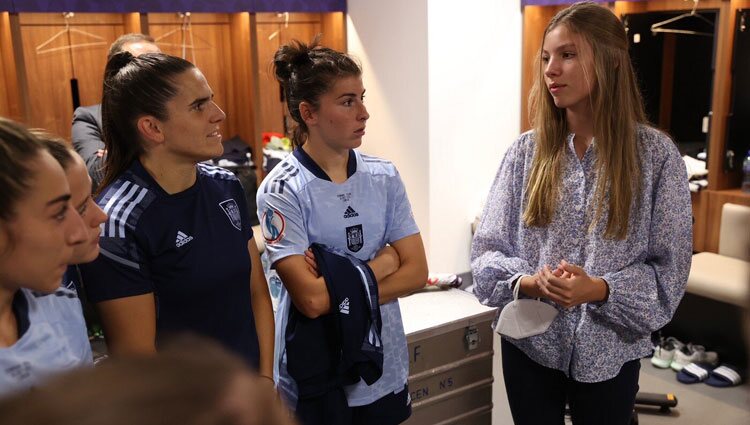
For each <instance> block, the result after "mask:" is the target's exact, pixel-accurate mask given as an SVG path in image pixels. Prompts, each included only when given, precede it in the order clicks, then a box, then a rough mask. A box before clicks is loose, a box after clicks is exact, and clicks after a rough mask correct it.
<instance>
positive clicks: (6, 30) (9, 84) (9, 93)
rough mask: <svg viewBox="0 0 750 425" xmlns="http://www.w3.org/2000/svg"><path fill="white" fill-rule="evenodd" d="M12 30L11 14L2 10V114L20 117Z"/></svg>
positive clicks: (0, 47)
mask: <svg viewBox="0 0 750 425" xmlns="http://www.w3.org/2000/svg"><path fill="white" fill-rule="evenodd" d="M16 81H17V80H16V61H15V59H14V58H13V40H12V39H11V32H10V14H9V13H8V12H0V116H4V117H9V118H14V119H20V118H21V111H20V108H19V105H18V103H19V102H20V97H19V96H20V95H19V93H18V84H17V82H16Z"/></svg>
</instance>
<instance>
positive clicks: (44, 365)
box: [0, 118, 92, 396]
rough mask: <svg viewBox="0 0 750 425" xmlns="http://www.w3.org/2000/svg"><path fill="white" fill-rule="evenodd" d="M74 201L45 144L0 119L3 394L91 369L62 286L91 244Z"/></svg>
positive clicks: (75, 309)
mask: <svg viewBox="0 0 750 425" xmlns="http://www.w3.org/2000/svg"><path fill="white" fill-rule="evenodd" d="M70 197H71V194H70V188H69V186H68V181H67V179H66V178H65V172H64V171H63V169H62V167H61V166H60V164H58V162H57V161H56V160H55V159H54V158H53V157H52V155H50V154H49V152H47V150H46V149H45V147H44V145H43V144H42V143H41V141H39V140H38V139H37V138H36V137H34V136H33V135H31V134H30V133H29V132H28V131H27V130H26V129H24V128H23V127H21V126H20V125H18V124H16V123H14V122H12V121H9V120H6V119H4V118H0V396H2V395H6V394H9V393H11V392H15V391H20V390H24V389H29V388H32V387H33V386H35V385H37V384H38V383H39V382H40V381H41V379H43V378H44V377H45V376H47V375H49V374H51V373H55V372H60V371H64V370H67V369H71V368H75V367H79V366H83V365H89V364H91V361H92V359H91V347H90V346H89V341H88V336H87V334H86V327H85V325H84V321H83V313H82V311H81V304H80V302H79V301H78V298H77V297H76V293H75V291H72V290H69V289H66V288H62V287H61V286H60V282H61V280H62V277H63V274H64V273H65V270H66V268H67V266H68V263H69V262H70V260H71V258H72V257H71V256H72V254H73V249H74V246H75V245H78V244H80V243H82V242H84V240H85V239H86V230H85V226H84V223H83V221H82V220H81V217H80V216H79V215H78V213H77V212H76V210H75V209H74V207H73V206H72V205H71V202H70Z"/></svg>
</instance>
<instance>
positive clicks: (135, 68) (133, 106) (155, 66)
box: [99, 52, 195, 191]
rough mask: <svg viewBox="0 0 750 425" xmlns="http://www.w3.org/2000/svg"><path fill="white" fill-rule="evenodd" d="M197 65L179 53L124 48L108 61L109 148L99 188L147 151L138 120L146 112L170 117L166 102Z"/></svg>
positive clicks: (105, 109)
mask: <svg viewBox="0 0 750 425" xmlns="http://www.w3.org/2000/svg"><path fill="white" fill-rule="evenodd" d="M194 67H195V66H194V65H193V64H192V63H190V62H188V61H186V60H184V59H181V58H178V57H175V56H168V55H165V54H162V53H146V54H143V55H140V56H138V57H134V56H133V55H131V54H130V53H128V52H121V53H118V54H116V55H114V56H112V57H111V58H110V59H109V60H108V61H107V66H106V68H105V70H104V89H103V91H102V133H103V137H104V145H105V147H106V149H107V159H106V164H105V175H104V179H103V180H102V183H101V184H100V185H99V190H100V191H101V190H102V189H103V188H105V187H107V186H109V185H110V184H111V183H112V182H113V181H114V180H115V179H117V177H118V176H120V175H121V174H122V173H124V172H125V171H126V170H127V169H128V168H129V167H130V165H131V164H132V163H133V161H135V160H136V159H137V158H138V157H139V156H140V155H141V154H142V153H143V152H144V149H143V145H142V141H141V137H140V134H139V133H138V128H137V121H138V119H139V118H140V117H142V116H144V115H151V116H153V117H155V118H156V119H158V120H162V121H165V120H167V118H168V116H167V110H166V104H167V102H169V101H170V100H171V99H172V98H173V97H174V96H175V95H176V94H177V90H178V88H177V86H176V84H175V78H176V77H177V76H178V75H180V74H182V73H183V72H185V71H187V70H189V69H193V68H194Z"/></svg>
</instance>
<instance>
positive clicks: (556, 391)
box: [502, 338, 641, 425]
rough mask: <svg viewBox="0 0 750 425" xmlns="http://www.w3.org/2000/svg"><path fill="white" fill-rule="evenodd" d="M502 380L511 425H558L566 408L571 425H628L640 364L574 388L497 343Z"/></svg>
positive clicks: (557, 373)
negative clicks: (568, 411)
mask: <svg viewBox="0 0 750 425" xmlns="http://www.w3.org/2000/svg"><path fill="white" fill-rule="evenodd" d="M502 362H503V376H504V378H505V390H506V392H507V394H508V403H509V404H510V411H511V414H512V415H513V422H514V423H515V425H563V423H564V416H565V405H566V403H567V404H568V405H569V407H570V413H571V416H572V419H573V424H575V425H628V424H629V423H630V417H631V415H632V412H633V405H634V404H635V395H636V393H637V392H638V374H639V372H640V369H641V363H640V361H639V360H632V361H629V362H627V363H625V364H624V365H623V366H622V368H621V369H620V373H619V374H618V375H617V376H615V377H614V378H612V379H609V380H607V381H603V382H595V383H585V382H578V381H575V380H573V379H571V378H568V377H566V376H565V374H564V373H563V372H561V371H559V370H556V369H550V368H548V367H544V366H542V365H540V364H538V363H537V362H535V361H533V360H531V359H530V358H529V357H528V356H527V355H526V354H524V353H523V352H522V351H521V350H519V349H518V348H516V347H515V346H514V345H513V344H511V343H510V342H508V341H506V340H505V338H503V339H502Z"/></svg>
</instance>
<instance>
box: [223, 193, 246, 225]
mask: <svg viewBox="0 0 750 425" xmlns="http://www.w3.org/2000/svg"><path fill="white" fill-rule="evenodd" d="M219 206H220V207H221V209H222V210H224V213H225V214H226V215H227V217H229V222H230V223H232V226H234V227H235V229H237V230H242V218H241V217H240V207H238V206H237V202H235V201H234V199H227V200H226V201H221V202H219Z"/></svg>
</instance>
